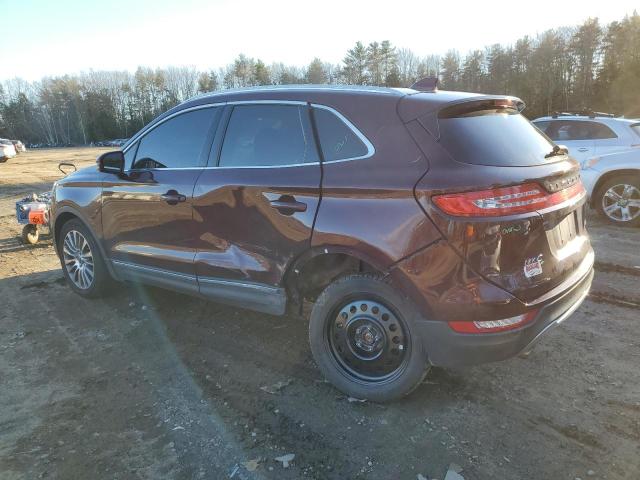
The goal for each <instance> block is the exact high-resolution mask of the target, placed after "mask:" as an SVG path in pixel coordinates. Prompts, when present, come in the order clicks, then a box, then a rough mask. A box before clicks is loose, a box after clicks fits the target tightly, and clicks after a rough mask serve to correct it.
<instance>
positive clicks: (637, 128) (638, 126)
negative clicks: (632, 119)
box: [631, 123, 640, 137]
mask: <svg viewBox="0 0 640 480" xmlns="http://www.w3.org/2000/svg"><path fill="white" fill-rule="evenodd" d="M631 130H633V132H634V133H635V134H636V135H638V136H639V137H640V123H634V124H633V125H631Z"/></svg>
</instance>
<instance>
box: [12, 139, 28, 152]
mask: <svg viewBox="0 0 640 480" xmlns="http://www.w3.org/2000/svg"><path fill="white" fill-rule="evenodd" d="M11 143H13V146H14V148H15V149H16V153H23V152H26V151H27V147H25V146H24V143H22V142H21V141H20V140H11Z"/></svg>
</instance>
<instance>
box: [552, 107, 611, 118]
mask: <svg viewBox="0 0 640 480" xmlns="http://www.w3.org/2000/svg"><path fill="white" fill-rule="evenodd" d="M572 116H585V117H589V118H596V117H607V118H613V117H615V115H614V114H613V113H604V112H594V111H593V110H585V109H583V110H567V111H564V112H553V115H551V117H552V118H558V117H572Z"/></svg>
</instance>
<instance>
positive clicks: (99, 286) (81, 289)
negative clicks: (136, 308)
mask: <svg viewBox="0 0 640 480" xmlns="http://www.w3.org/2000/svg"><path fill="white" fill-rule="evenodd" d="M83 239H84V242H83ZM76 246H77V248H74V247H76ZM58 248H59V252H58V255H59V257H60V264H61V265H62V272H63V274H64V277H65V279H66V280H67V283H68V284H69V286H70V287H71V289H72V290H73V291H74V292H76V293H77V294H78V295H81V296H83V297H90V298H95V297H100V296H103V295H104V294H106V293H107V292H108V290H109V287H110V286H111V283H112V279H111V276H110V274H109V271H108V270H107V267H106V265H105V261H104V259H103V257H102V254H101V253H100V248H99V247H98V244H97V243H96V240H95V239H94V238H93V235H92V234H91V232H90V231H89V229H88V228H87V227H86V226H85V225H84V224H83V223H82V222H81V221H80V220H77V219H72V220H69V221H67V222H65V223H64V224H63V225H62V229H61V231H60V237H59V240H58ZM74 261H75V262H76V263H75V266H76V269H74V268H73V262H74ZM83 262H84V263H83ZM89 263H92V264H93V268H92V272H91V275H89V274H88V272H89V269H88V267H87V266H88V264H89ZM78 264H81V267H80V268H78ZM81 268H84V270H85V272H86V273H87V274H86V275H82V274H81V273H80V272H78V271H77V270H79V269H81ZM88 277H90V281H88V282H87V281H86V280H87V278H88Z"/></svg>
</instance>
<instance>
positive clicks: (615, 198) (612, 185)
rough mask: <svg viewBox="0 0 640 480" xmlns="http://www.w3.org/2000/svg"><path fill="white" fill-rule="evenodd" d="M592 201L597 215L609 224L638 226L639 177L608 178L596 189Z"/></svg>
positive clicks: (639, 205)
mask: <svg viewBox="0 0 640 480" xmlns="http://www.w3.org/2000/svg"><path fill="white" fill-rule="evenodd" d="M594 201H595V205H596V209H597V210H598V213H599V214H600V215H602V217H603V218H604V219H605V220H607V221H608V222H609V223H611V224H614V225H618V226H626V227H637V226H640V177H632V176H630V175H619V176H616V177H613V178H610V179H609V180H607V181H606V182H604V184H602V186H600V188H598V191H597V193H596V195H595V198H594Z"/></svg>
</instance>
